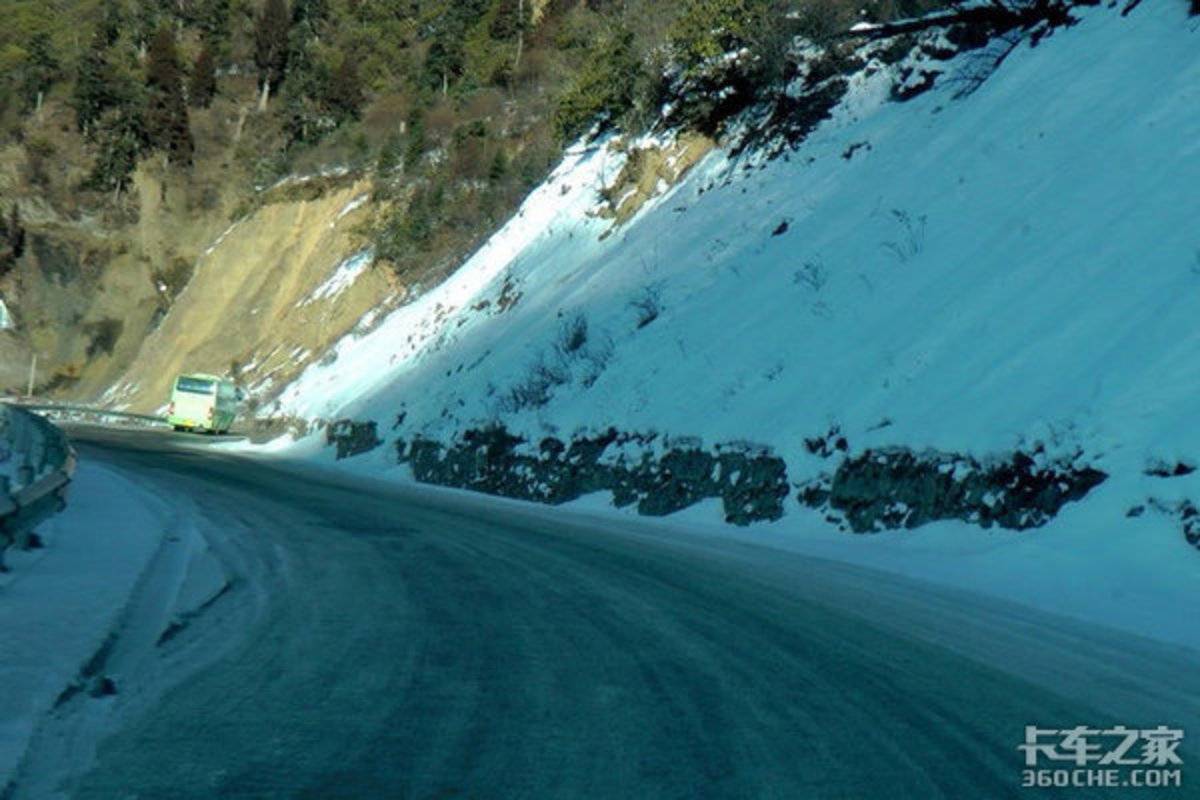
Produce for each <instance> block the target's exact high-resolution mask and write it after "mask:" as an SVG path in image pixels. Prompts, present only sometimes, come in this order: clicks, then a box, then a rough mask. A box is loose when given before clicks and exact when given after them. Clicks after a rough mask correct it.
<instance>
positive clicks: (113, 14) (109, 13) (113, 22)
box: [100, 0, 125, 47]
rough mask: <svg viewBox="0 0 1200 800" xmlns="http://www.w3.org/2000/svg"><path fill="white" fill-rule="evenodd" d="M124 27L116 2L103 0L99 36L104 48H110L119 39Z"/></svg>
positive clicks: (123, 20)
mask: <svg viewBox="0 0 1200 800" xmlns="http://www.w3.org/2000/svg"><path fill="white" fill-rule="evenodd" d="M124 26H125V19H124V14H122V13H121V6H120V5H119V3H118V2H117V0H104V9H103V13H102V16H101V18H100V36H101V38H102V39H103V40H104V44H105V46H106V47H112V46H113V45H114V44H116V43H117V40H118V39H120V38H121V28H123V27H124Z"/></svg>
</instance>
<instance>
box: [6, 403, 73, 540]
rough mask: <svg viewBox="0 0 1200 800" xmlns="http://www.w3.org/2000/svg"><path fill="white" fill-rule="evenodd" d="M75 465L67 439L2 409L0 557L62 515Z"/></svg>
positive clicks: (45, 424) (41, 421)
mask: <svg viewBox="0 0 1200 800" xmlns="http://www.w3.org/2000/svg"><path fill="white" fill-rule="evenodd" d="M75 463H76V457H75V451H74V449H72V447H71V445H70V444H69V443H68V441H67V437H66V436H65V435H64V434H63V432H62V431H60V430H59V429H58V428H56V427H55V426H54V425H53V424H52V423H51V422H50V421H49V420H47V419H45V418H44V417H40V416H38V415H37V414H32V413H30V412H29V411H28V410H26V409H23V408H19V407H17V406H15V405H12V404H10V403H0V555H2V554H3V551H4V550H5V549H7V548H8V547H9V546H11V545H12V544H14V543H15V542H16V541H17V539H18V537H19V536H21V535H23V534H26V533H28V532H30V531H32V530H33V528H34V527H35V526H36V525H38V524H39V523H40V522H42V521H43V520H44V519H46V518H47V517H49V516H50V515H52V514H54V513H56V512H57V511H59V510H61V509H62V507H63V506H64V505H65V503H66V490H67V485H68V484H70V482H71V476H72V475H73V474H74V473H75ZM0 563H2V561H0Z"/></svg>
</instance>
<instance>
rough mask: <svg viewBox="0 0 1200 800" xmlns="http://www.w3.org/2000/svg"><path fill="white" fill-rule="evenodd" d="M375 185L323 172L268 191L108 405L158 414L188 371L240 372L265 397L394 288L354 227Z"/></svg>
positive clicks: (198, 267) (216, 252) (151, 339)
mask: <svg viewBox="0 0 1200 800" xmlns="http://www.w3.org/2000/svg"><path fill="white" fill-rule="evenodd" d="M368 190H369V187H368V186H367V185H366V183H365V182H362V181H357V180H354V179H353V178H350V177H346V176H332V177H330V176H327V177H313V178H308V179H295V180H290V181H285V182H283V183H282V184H280V185H279V186H276V187H274V188H273V189H270V190H268V191H267V192H265V193H264V197H263V198H262V204H261V206H260V207H259V208H258V209H257V210H256V211H254V212H253V213H251V214H249V215H247V216H246V217H244V218H243V219H241V220H239V221H237V222H235V223H233V224H232V225H230V226H229V227H228V228H227V229H226V230H225V231H223V232H222V233H221V234H220V235H219V236H217V237H215V238H214V240H213V241H212V242H211V243H210V244H209V245H208V247H206V248H205V249H204V250H203V251H202V252H201V254H200V255H199V257H198V258H197V260H196V262H195V266H194V270H193V272H192V274H191V277H190V280H189V282H188V283H187V285H186V288H184V289H183V291H182V292H181V293H180V295H179V296H178V298H176V300H175V302H174V304H173V305H172V307H171V310H170V312H169V313H167V314H166V316H165V317H164V318H163V319H162V320H161V321H160V322H159V323H158V325H157V326H156V327H155V329H154V330H153V331H152V332H151V333H150V334H149V335H148V336H147V337H146V338H145V340H144V341H143V342H142V343H141V345H140V347H139V349H138V350H137V354H136V356H135V357H134V358H133V359H132V361H131V364H130V366H129V368H128V369H127V370H126V371H125V372H124V373H123V374H122V376H121V379H120V381H118V382H117V383H116V384H115V385H114V386H113V387H112V388H111V389H110V390H109V391H108V393H107V394H106V395H105V400H106V401H108V402H112V403H118V404H121V405H125V406H129V407H131V408H134V409H138V410H145V411H153V410H155V409H158V408H160V407H161V406H163V405H165V402H166V399H167V398H168V397H169V396H170V385H171V381H172V380H173V378H174V376H176V375H178V374H180V373H183V372H188V371H207V372H213V373H217V374H232V375H233V376H234V377H236V378H237V379H239V380H240V381H241V382H242V383H243V385H244V386H245V387H246V389H247V391H248V392H249V395H250V402H251V403H252V404H254V403H256V402H258V401H259V400H260V399H261V398H263V397H269V396H270V395H271V392H272V389H277V388H278V387H279V386H281V385H282V384H283V383H285V382H286V381H287V380H288V379H289V378H291V377H294V376H295V375H296V374H297V373H298V371H299V370H300V369H302V368H303V367H304V366H305V365H306V364H308V363H309V362H311V361H312V360H313V359H314V358H315V354H320V353H322V352H323V351H324V350H325V349H327V348H328V347H329V346H330V344H331V343H332V342H333V341H336V340H337V339H338V338H340V337H341V336H343V335H344V334H345V333H346V332H347V331H348V330H349V329H350V328H351V327H353V326H354V325H355V324H356V323H358V322H359V321H360V319H361V318H362V317H363V315H364V314H365V313H366V312H367V311H368V310H370V309H372V308H376V307H378V306H380V305H381V304H383V303H385V302H386V299H385V298H386V297H387V296H388V295H389V293H390V292H391V291H392V287H391V284H390V283H389V281H388V279H387V275H386V272H385V271H383V270H370V269H368V267H369V266H370V262H371V258H370V252H369V250H367V249H366V248H365V247H364V245H363V244H362V241H361V237H359V236H358V235H357V234H356V233H355V226H356V223H358V222H359V221H360V220H361V214H362V213H363V211H362V209H364V207H365V204H366V200H367V192H368Z"/></svg>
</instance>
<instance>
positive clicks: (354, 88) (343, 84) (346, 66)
mask: <svg viewBox="0 0 1200 800" xmlns="http://www.w3.org/2000/svg"><path fill="white" fill-rule="evenodd" d="M325 103H326V105H328V106H329V109H330V110H331V111H332V112H333V114H334V116H336V117H337V118H338V121H339V122H343V121H345V120H349V119H357V118H358V109H359V107H361V106H362V103H363V92H362V83H361V81H359V79H358V69H357V68H356V67H355V65H354V59H352V58H350V57H349V56H345V57H343V58H342V63H340V64H338V67H337V69H335V70H334V71H333V75H332V76H331V77H330V79H329V87H328V89H327V91H326V93H325Z"/></svg>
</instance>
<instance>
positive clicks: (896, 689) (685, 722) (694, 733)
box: [16, 431, 1200, 800]
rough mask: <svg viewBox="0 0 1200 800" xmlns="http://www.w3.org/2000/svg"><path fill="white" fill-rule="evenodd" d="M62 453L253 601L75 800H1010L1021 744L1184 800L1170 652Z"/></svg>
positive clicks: (548, 525)
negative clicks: (1097, 736)
mask: <svg viewBox="0 0 1200 800" xmlns="http://www.w3.org/2000/svg"><path fill="white" fill-rule="evenodd" d="M77 436H78V437H79V439H80V441H79V448H80V451H81V455H82V457H83V458H84V459H93V460H96V461H99V462H102V463H103V464H104V465H105V466H107V467H109V468H112V469H116V470H119V471H122V472H124V473H125V474H127V475H129V476H133V477H135V478H136V479H137V480H138V481H140V483H141V484H142V486H143V487H144V488H146V489H147V490H149V491H152V492H154V493H156V494H158V495H160V496H162V497H164V498H167V499H170V498H172V497H177V498H180V499H182V496H183V495H186V496H187V497H188V498H190V499H191V500H194V501H196V502H197V503H198V504H200V505H201V506H202V507H204V508H205V509H206V514H210V515H216V516H219V517H222V518H225V519H227V520H229V521H230V522H229V524H230V528H229V530H228V531H227V535H228V541H227V542H224V543H222V546H229V545H230V544H232V545H233V546H234V547H236V548H238V549H239V550H240V551H241V555H242V558H241V562H242V563H247V564H249V563H256V564H259V565H265V568H263V569H261V570H255V571H254V573H253V574H251V575H246V576H241V577H242V580H243V581H244V582H257V583H259V584H261V585H260V586H256V587H255V588H256V589H258V590H262V591H263V592H264V594H265V596H267V597H269V602H268V604H267V608H266V610H265V611H264V612H263V613H262V614H261V615H260V616H259V619H260V622H258V623H257V627H256V628H255V629H254V630H252V631H250V632H248V633H246V632H239V631H230V632H229V636H230V637H237V638H238V639H239V641H240V643H239V644H238V645H237V646H236V647H235V648H233V650H232V651H231V653H230V654H229V655H227V656H225V657H223V658H222V659H220V660H219V661H217V662H216V663H215V665H213V666H209V667H206V668H205V669H203V670H201V671H200V672H199V673H198V674H194V675H192V676H190V677H188V678H186V679H184V680H183V681H182V682H181V683H179V684H178V685H177V686H176V687H175V688H174V689H172V690H170V691H168V692H166V693H165V694H164V695H163V696H162V698H161V699H160V700H158V701H157V702H156V703H155V705H154V706H153V707H152V708H151V709H150V710H148V711H147V712H146V713H144V714H143V715H141V716H140V717H138V718H136V719H135V720H134V721H132V722H130V723H129V724H127V725H126V726H125V727H124V728H123V729H122V730H120V731H119V732H117V733H115V734H113V735H111V736H110V737H108V738H107V739H106V740H104V741H102V742H101V744H100V747H99V751H98V758H97V762H96V764H95V765H94V766H93V768H92V770H91V771H90V772H88V773H87V774H86V775H84V776H82V777H81V778H79V779H77V780H69V781H68V785H67V786H66V787H65V788H66V794H67V795H68V796H70V797H76V798H116V797H122V798H124V797H138V798H165V797H171V798H213V797H223V798H275V797H289V798H292V797H296V798H322V799H323V800H328V799H330V798H408V797H413V798H433V797H496V798H516V797H604V798H632V797H638V798H643V797H755V798H765V797H779V798H823V797H838V798H857V797H884V796H886V797H894V798H909V797H911V798H922V800H925V799H927V798H937V797H945V798H962V797H979V798H994V797H996V798H999V797H1022V798H1025V797H1036V796H1039V795H1038V793H1037V790H1032V789H1021V788H1020V777H1021V769H1022V766H1023V756H1022V754H1021V753H1019V752H1018V750H1017V746H1018V745H1019V744H1020V743H1021V742H1022V739H1023V734H1024V726H1025V725H1027V724H1035V723H1036V724H1038V725H1040V726H1042V727H1049V728H1069V727H1074V726H1076V725H1084V724H1086V725H1089V726H1105V727H1109V726H1112V725H1115V724H1127V725H1132V726H1138V725H1140V726H1143V727H1153V726H1157V725H1159V724H1166V725H1169V726H1173V727H1182V728H1185V729H1186V730H1187V731H1188V733H1189V734H1190V736H1191V738H1190V739H1189V740H1185V743H1184V748H1183V751H1182V754H1183V756H1184V761H1185V767H1184V786H1183V788H1182V789H1177V790H1167V791H1159V792H1151V793H1150V794H1151V795H1152V796H1154V797H1156V798H1157V797H1172V796H1177V797H1184V796H1191V797H1195V796H1196V794H1195V792H1196V785H1197V781H1200V772H1194V773H1191V774H1189V769H1188V767H1190V766H1192V765H1200V758H1198V757H1197V749H1196V742H1197V741H1200V724H1197V721H1198V720H1200V669H1197V664H1198V662H1200V657H1198V656H1197V654H1196V653H1195V652H1194V651H1191V650H1187V649H1184V648H1178V647H1168V646H1165V645H1161V644H1158V643H1156V642H1153V641H1151V640H1148V639H1136V638H1133V637H1130V636H1127V635H1124V634H1119V633H1116V632H1113V631H1109V630H1105V629H1101V628H1097V627H1091V626H1086V625H1083V624H1081V623H1076V622H1070V621H1066V620H1065V619H1063V618H1058V617H1053V616H1049V615H1046V614H1044V613H1041V612H1034V611H1030V610H1027V609H1025V608H1022V607H1019V606H1016V605H1010V604H1005V603H1001V602H997V601H994V600H986V599H983V598H980V597H977V596H974V595H972V594H969V593H965V592H961V591H951V590H946V589H940V588H935V587H933V586H931V585H928V584H924V583H919V582H916V581H912V580H909V579H902V578H898V577H895V576H890V575H888V574H886V573H882V572H877V571H872V570H867V569H863V568H860V567H853V566H848V565H844V564H839V563H835V562H832V561H822V560H817V559H813V558H809V557H804V556H801V555H798V554H795V553H788V552H784V551H780V550H774V549H771V548H767V547H761V546H754V545H750V544H747V543H744V542H733V541H728V540H722V539H719V538H715V537H710V536H705V535H700V534H696V535H690V534H673V533H669V532H664V531H663V530H660V529H655V528H652V527H647V526H642V525H639V524H637V523H636V521H633V522H627V523H626V522H621V521H612V522H596V521H592V522H588V521H585V520H583V519H582V518H580V517H578V516H572V515H571V514H567V513H562V512H554V511H550V510H544V509H540V508H535V507H525V506H518V505H516V504H513V503H505V502H497V501H494V500H491V499H488V498H480V497H475V496H471V495H465V494H461V493H455V492H448V491H435V490H423V489H421V490H414V489H411V488H404V487H399V486H395V485H388V484H383V483H376V484H373V483H370V482H364V481H361V480H358V479H353V478H347V477H344V476H333V475H329V474H326V473H321V472H316V471H313V470H312V469H308V468H306V471H305V470H301V469H300V468H299V467H289V466H287V465H286V464H284V463H280V462H269V461H264V460H252V459H249V458H246V457H238V456H231V455H228V454H218V453H215V452H211V451H206V450H205V449H204V448H203V447H198V446H197V443H196V441H195V440H194V439H188V438H187V437H178V436H165V435H161V434H146V433H129V432H120V433H118V432H104V431H81V432H77ZM196 624H204V620H203V619H201V620H200V621H199V622H198V623H196ZM129 690H130V691H132V688H130V689H129ZM1198 768H1200V767H1198ZM1189 779H1190V784H1189ZM1117 794H1120V791H1119V790H1117ZM16 795H17V797H21V791H20V788H19V787H18V790H17V792H16ZM1069 796H1071V797H1085V796H1097V797H1104V796H1107V797H1112V796H1114V794H1113V790H1111V789H1109V790H1079V791H1076V792H1074V793H1073V794H1070V795H1069Z"/></svg>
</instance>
